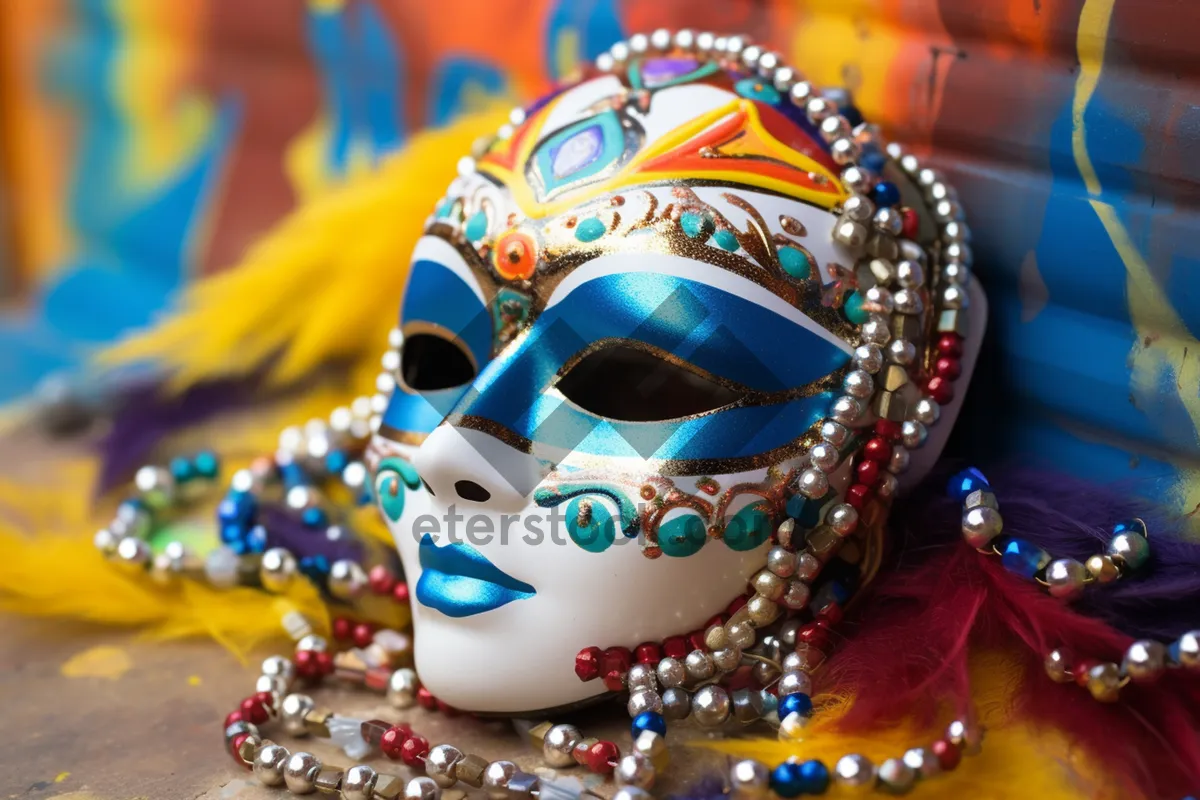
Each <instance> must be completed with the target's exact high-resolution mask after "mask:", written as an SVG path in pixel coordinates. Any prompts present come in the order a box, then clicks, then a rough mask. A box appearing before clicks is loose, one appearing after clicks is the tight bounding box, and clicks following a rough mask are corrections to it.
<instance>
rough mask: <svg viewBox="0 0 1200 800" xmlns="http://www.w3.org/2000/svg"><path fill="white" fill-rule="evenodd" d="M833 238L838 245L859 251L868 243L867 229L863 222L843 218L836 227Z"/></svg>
mask: <svg viewBox="0 0 1200 800" xmlns="http://www.w3.org/2000/svg"><path fill="white" fill-rule="evenodd" d="M833 238H834V241H836V242H837V243H838V244H842V245H845V246H846V247H850V248H854V249H857V248H860V247H862V246H863V245H864V244H866V243H867V228H866V226H865V225H863V224H862V223H861V222H855V221H854V220H852V219H846V218H845V217H843V218H842V219H840V220H838V222H837V225H836V226H834V229H833Z"/></svg>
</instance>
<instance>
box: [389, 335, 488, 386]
mask: <svg viewBox="0 0 1200 800" xmlns="http://www.w3.org/2000/svg"><path fill="white" fill-rule="evenodd" d="M400 375H401V377H402V378H403V379H404V383H405V385H406V386H408V387H409V388H410V389H413V390H415V391H418V392H434V391H437V390H439V389H453V388H454V387H456V386H462V385H464V384H467V383H470V382H471V380H472V379H473V378H474V377H475V365H474V364H472V363H471V359H470V357H469V356H468V355H467V354H466V352H464V351H463V349H462V348H461V347H459V346H458V345H457V344H455V343H454V342H452V341H450V340H449V339H446V338H444V337H442V336H438V335H437V334H433V333H414V334H412V335H411V336H406V337H405V338H404V348H403V350H402V351H401V356H400Z"/></svg>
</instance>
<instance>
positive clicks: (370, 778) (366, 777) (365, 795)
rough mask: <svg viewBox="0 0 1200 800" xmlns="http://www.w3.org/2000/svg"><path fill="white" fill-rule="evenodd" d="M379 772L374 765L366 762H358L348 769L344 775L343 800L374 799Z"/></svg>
mask: <svg viewBox="0 0 1200 800" xmlns="http://www.w3.org/2000/svg"><path fill="white" fill-rule="evenodd" d="M378 780H379V773H377V772H376V771H375V768H374V767H369V766H367V765H366V764H356V765H355V766H353V767H350V769H348V770H346V774H345V775H343V776H342V798H343V800H372V798H373V797H374V795H375V783H376V782H377V781H378Z"/></svg>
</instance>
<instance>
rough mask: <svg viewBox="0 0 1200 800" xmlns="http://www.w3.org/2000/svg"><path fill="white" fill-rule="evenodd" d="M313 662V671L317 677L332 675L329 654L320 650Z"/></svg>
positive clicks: (331, 658)
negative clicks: (314, 665)
mask: <svg viewBox="0 0 1200 800" xmlns="http://www.w3.org/2000/svg"><path fill="white" fill-rule="evenodd" d="M313 661H314V663H315V664H316V667H315V670H314V671H315V672H316V673H317V677H324V676H326V675H332V674H333V656H331V655H330V654H329V653H327V652H325V651H324V650H322V651H321V652H319V653H317V654H316V656H315V657H314V659H313Z"/></svg>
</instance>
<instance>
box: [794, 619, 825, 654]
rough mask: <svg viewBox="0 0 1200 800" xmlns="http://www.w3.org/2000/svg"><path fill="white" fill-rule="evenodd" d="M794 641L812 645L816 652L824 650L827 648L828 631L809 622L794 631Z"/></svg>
mask: <svg viewBox="0 0 1200 800" xmlns="http://www.w3.org/2000/svg"><path fill="white" fill-rule="evenodd" d="M796 641H797V642H804V643H805V644H808V645H812V646H813V647H815V648H817V649H818V650H825V649H827V648H828V647H829V631H828V630H827V629H826V628H825V627H824V626H822V625H818V624H817V623H816V622H809V623H807V624H805V625H803V626H801V628H800V630H798V631H796Z"/></svg>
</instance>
